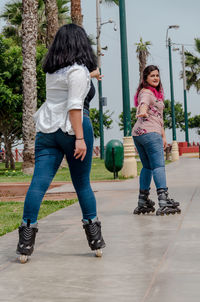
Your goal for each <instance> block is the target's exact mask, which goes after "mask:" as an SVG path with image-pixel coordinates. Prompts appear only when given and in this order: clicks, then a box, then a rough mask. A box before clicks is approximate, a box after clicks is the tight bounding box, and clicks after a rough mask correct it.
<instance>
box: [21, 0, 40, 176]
mask: <svg viewBox="0 0 200 302" xmlns="http://www.w3.org/2000/svg"><path fill="white" fill-rule="evenodd" d="M22 5H23V22H22V55H23V129H22V131H23V143H24V150H23V171H24V173H26V174H31V173H32V172H33V166H34V140H35V125H34V120H33V114H34V113H35V111H36V108H37V79H36V42H37V25H38V24H37V22H38V19H37V8H38V1H37V0H23V1H22Z"/></svg>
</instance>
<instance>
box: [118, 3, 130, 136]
mask: <svg viewBox="0 0 200 302" xmlns="http://www.w3.org/2000/svg"><path fill="white" fill-rule="evenodd" d="M119 17H120V38H121V68H122V93H123V118H124V136H130V135H131V114H130V94H129V74H128V51H127V36H126V11H125V0H119Z"/></svg>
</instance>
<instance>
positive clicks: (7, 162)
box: [4, 131, 9, 169]
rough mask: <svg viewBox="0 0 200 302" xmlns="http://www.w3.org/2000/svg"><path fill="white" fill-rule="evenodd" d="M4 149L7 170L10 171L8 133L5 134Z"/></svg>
mask: <svg viewBox="0 0 200 302" xmlns="http://www.w3.org/2000/svg"><path fill="white" fill-rule="evenodd" d="M4 149H5V168H6V169H9V156H8V137H7V132H6V131H5V132H4Z"/></svg>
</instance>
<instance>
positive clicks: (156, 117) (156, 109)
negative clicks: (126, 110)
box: [132, 89, 165, 136]
mask: <svg viewBox="0 0 200 302" xmlns="http://www.w3.org/2000/svg"><path fill="white" fill-rule="evenodd" d="M138 104H139V105H138V107H137V113H136V114H138V113H139V111H140V107H141V105H142V104H146V105H147V106H148V109H147V113H148V117H138V119H137V122H136V123H135V125H134V127H133V130H132V135H133V136H139V135H143V134H145V133H149V132H157V133H159V134H162V128H163V109H164V107H165V105H164V102H163V101H162V100H157V98H156V97H155V95H154V93H153V92H152V91H151V90H149V89H142V90H141V91H140V93H139V95H138Z"/></svg>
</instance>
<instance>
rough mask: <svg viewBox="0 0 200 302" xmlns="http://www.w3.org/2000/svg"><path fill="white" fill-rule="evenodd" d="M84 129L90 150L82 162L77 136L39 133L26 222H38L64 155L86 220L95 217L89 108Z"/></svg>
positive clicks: (91, 132)
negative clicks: (75, 154) (77, 154)
mask: <svg viewBox="0 0 200 302" xmlns="http://www.w3.org/2000/svg"><path fill="white" fill-rule="evenodd" d="M83 132H84V139H85V143H86V146H87V153H86V156H85V158H84V160H83V161H81V160H80V159H75V157H74V149H75V135H69V134H68V133H64V132H63V131H62V130H61V129H58V130H57V131H56V132H54V133H42V132H38V133H37V135H36V141H35V169H34V174H33V178H32V181H31V185H30V187H29V190H28V192H27V195H26V198H25V203H24V212H23V221H24V222H27V220H28V219H30V221H31V223H35V222H36V221H37V217H38V213H39V209H40V205H41V202H42V199H43V197H44V195H45V193H46V191H47V189H48V187H49V185H50V184H51V182H52V180H53V178H54V176H55V174H56V172H57V170H58V168H59V166H60V164H61V162H62V160H63V157H64V155H65V156H66V159H67V162H68V166H69V170H70V174H71V179H72V183H73V185H74V188H75V190H76V193H77V196H78V200H79V204H80V207H81V210H82V215H83V219H93V218H94V217H96V215H97V213H96V199H95V196H94V193H93V191H92V189H91V186H90V170H91V164H92V153H93V140H94V139H93V129H92V125H91V121H90V118H89V111H87V110H85V109H84V114H83Z"/></svg>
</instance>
